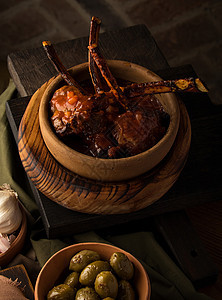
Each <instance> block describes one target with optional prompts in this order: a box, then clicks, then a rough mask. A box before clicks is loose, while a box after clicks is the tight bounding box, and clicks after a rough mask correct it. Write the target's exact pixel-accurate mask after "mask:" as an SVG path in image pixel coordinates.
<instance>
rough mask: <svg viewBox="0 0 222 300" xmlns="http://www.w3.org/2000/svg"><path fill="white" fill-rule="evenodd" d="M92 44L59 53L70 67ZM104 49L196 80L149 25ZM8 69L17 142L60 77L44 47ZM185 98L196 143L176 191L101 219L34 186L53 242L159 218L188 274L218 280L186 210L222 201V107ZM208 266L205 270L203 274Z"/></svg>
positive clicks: (60, 47)
mask: <svg viewBox="0 0 222 300" xmlns="http://www.w3.org/2000/svg"><path fill="white" fill-rule="evenodd" d="M87 45H88V37H83V38H79V39H75V40H70V41H65V42H63V43H59V44H56V45H55V48H56V50H57V52H58V54H59V56H60V58H61V60H62V61H63V63H64V65H65V66H66V67H67V68H69V67H71V66H73V65H76V64H79V63H82V62H85V61H87ZM100 48H101V51H102V53H103V54H104V56H105V58H107V59H120V60H126V61H130V62H134V63H137V64H139V65H142V66H144V67H147V68H149V69H151V70H152V71H154V72H155V73H157V74H158V75H159V76H161V77H162V78H164V79H174V78H182V77H189V76H196V74H195V71H194V70H193V68H192V66H190V65H186V66H179V67H176V68H170V67H169V65H168V63H167V61H166V59H165V58H164V56H163V55H162V53H161V51H160V50H159V48H158V46H157V44H156V42H155V40H154V39H153V37H152V35H151V34H150V32H149V31H148V30H147V28H146V27H145V26H144V25H137V26H133V27H129V28H125V29H121V30H116V31H113V32H106V33H102V34H101V35H100ZM8 68H9V72H10V74H11V76H12V78H13V80H14V82H15V85H16V87H17V90H18V92H19V94H20V97H19V98H17V99H12V100H10V101H8V103H7V106H6V109H7V115H8V119H9V122H10V124H11V128H12V131H13V133H14V136H15V138H16V139H17V129H18V126H19V123H20V120H21V117H22V115H23V113H24V111H25V108H26V106H27V104H28V101H29V99H30V96H31V95H32V94H33V93H34V92H35V91H36V90H37V89H38V88H39V87H40V86H41V85H42V84H43V83H44V82H46V81H47V80H48V79H49V78H51V77H52V76H54V75H56V74H57V73H56V71H55V70H54V68H53V66H52V65H51V63H50V61H49V60H48V58H47V56H46V54H45V52H44V50H43V49H42V48H41V47H40V48H37V49H29V50H25V51H19V52H16V53H12V54H10V55H9V56H8ZM180 97H181V99H182V100H183V102H184V103H185V105H186V107H187V110H188V113H189V116H190V119H191V126H192V143H191V149H190V153H189V157H188V161H187V163H186V166H185V168H184V170H183V171H182V174H181V175H180V177H179V180H178V181H177V182H176V183H175V184H174V186H173V187H172V188H171V189H170V190H169V191H168V192H167V193H166V194H165V195H164V196H163V197H162V198H161V199H160V200H158V201H157V202H155V203H154V204H152V205H151V206H149V207H147V208H145V209H143V210H141V211H138V212H134V213H130V214H124V215H111V216H110V215H109V216H98V215H88V214H82V213H78V212H74V211H70V210H67V209H65V208H63V207H61V206H59V205H58V204H56V203H54V202H52V201H51V200H49V199H47V198H46V197H45V196H44V195H42V194H41V193H40V192H38V191H37V189H36V188H35V187H34V186H33V185H32V184H31V186H32V189H33V192H34V195H35V200H36V202H37V204H38V206H39V209H40V212H41V216H42V220H43V224H44V227H45V230H46V234H47V236H48V237H49V238H54V237H60V236H64V235H66V234H67V235H69V234H73V233H80V232H83V231H86V230H91V229H99V228H105V227H109V228H110V226H114V225H118V224H124V223H126V222H129V221H130V222H134V223H133V224H134V225H135V224H144V222H142V220H143V221H144V220H147V219H150V218H151V217H153V216H155V218H153V219H152V220H153V221H154V223H155V224H156V228H158V229H159V232H160V233H161V235H162V236H163V237H164V239H165V241H166V242H167V244H168V246H169V249H171V252H172V253H173V255H174V257H175V258H176V261H177V262H178V264H179V265H180V266H181V267H182V268H183V270H184V271H185V273H187V274H188V276H190V278H191V279H192V280H193V281H196V282H197V281H198V280H201V279H202V278H203V277H204V278H206V277H211V278H212V277H215V274H216V271H215V268H214V266H213V265H212V264H211V261H210V260H209V258H208V256H207V255H206V253H205V250H204V249H203V247H202V246H201V244H200V242H199V239H198V237H197V236H196V235H195V233H194V232H193V231H192V230H191V225H190V223H189V220H188V219H187V217H186V215H184V212H183V211H182V210H183V209H184V208H187V207H190V206H193V205H195V204H198V203H204V202H209V201H215V200H218V201H220V200H221V195H222V192H221V182H220V178H222V176H221V175H222V165H221V159H220V156H221V150H222V139H221V133H222V125H221V124H222V122H221V118H222V107H218V106H214V105H213V104H212V103H211V101H210V99H209V97H208V96H207V95H206V94H205V95H203V94H184V95H180ZM138 220H140V221H138ZM138 228H139V227H138ZM178 228H180V233H179V234H178ZM180 234H187V235H189V238H187V243H184V244H183V245H181V241H179V242H177V240H176V239H175V236H176V235H177V236H178V235H180ZM181 249H183V251H181ZM195 249H198V255H196V254H195V252H194V251H193V250H195ZM195 251H196V250H195ZM194 257H195V259H194ZM187 259H188V260H191V261H192V262H191V264H192V267H190V266H189V265H187V264H186V262H185V261H186V260H187ZM204 260H205V264H204V267H203V261H204ZM202 267H203V269H204V270H201V269H202ZM198 268H199V269H198ZM194 269H195V271H194Z"/></svg>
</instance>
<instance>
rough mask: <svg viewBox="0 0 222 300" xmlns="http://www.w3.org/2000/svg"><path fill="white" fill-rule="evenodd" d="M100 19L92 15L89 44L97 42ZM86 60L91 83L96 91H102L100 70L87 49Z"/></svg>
mask: <svg viewBox="0 0 222 300" xmlns="http://www.w3.org/2000/svg"><path fill="white" fill-rule="evenodd" d="M100 24H101V20H100V19H98V18H97V17H92V20H91V27H90V34H89V46H92V45H93V44H98V38H99V30H100ZM88 60H89V73H90V76H91V79H92V83H93V86H94V89H95V92H96V93H98V94H99V93H103V87H102V83H101V78H100V76H101V74H100V71H99V69H98V67H97V65H96V63H95V61H94V59H93V58H92V54H91V52H90V51H89V53H88Z"/></svg>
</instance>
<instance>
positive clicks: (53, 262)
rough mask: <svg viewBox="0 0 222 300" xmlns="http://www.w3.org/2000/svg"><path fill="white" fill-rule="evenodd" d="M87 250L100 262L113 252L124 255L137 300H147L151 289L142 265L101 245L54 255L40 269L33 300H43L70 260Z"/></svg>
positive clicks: (76, 247) (82, 246)
mask: <svg viewBox="0 0 222 300" xmlns="http://www.w3.org/2000/svg"><path fill="white" fill-rule="evenodd" d="M84 249H88V250H93V251H97V252H98V253H99V254H100V256H101V259H102V260H109V258H110V256H111V255H112V253H114V252H117V251H118V252H123V253H125V254H126V255H127V256H128V258H129V259H130V260H131V262H132V263H133V265H134V269H135V273H134V277H133V286H134V288H135V289H136V293H137V294H138V297H137V299H139V300H149V299H150V293H151V287H150V280H149V277H148V275H147V273H146V271H145V269H144V268H143V266H142V264H141V263H140V262H139V261H138V260H137V259H136V258H135V257H134V256H133V255H131V254H130V253H128V252H126V251H124V250H122V249H120V248H118V247H115V246H112V245H108V244H103V243H79V244H75V245H72V246H69V247H66V248H64V249H62V250H60V251H58V252H57V253H56V254H54V255H53V256H52V257H51V258H50V259H49V260H48V261H47V262H46V263H45V265H44V266H43V268H42V269H41V271H40V273H39V275H38V278H37V281H36V285H35V300H45V299H46V296H47V293H48V292H49V291H50V290H51V289H52V288H53V286H54V285H56V284H58V282H60V283H61V281H59V279H60V278H61V275H62V274H63V272H64V271H65V270H66V269H67V268H68V266H69V262H70V259H71V258H72V257H73V256H74V255H75V254H76V253H77V252H79V251H81V250H84Z"/></svg>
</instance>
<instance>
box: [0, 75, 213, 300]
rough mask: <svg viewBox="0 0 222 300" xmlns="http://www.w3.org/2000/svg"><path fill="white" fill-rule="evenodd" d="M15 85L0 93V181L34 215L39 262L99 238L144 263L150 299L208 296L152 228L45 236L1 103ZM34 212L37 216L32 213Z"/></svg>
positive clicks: (197, 299)
mask: <svg viewBox="0 0 222 300" xmlns="http://www.w3.org/2000/svg"><path fill="white" fill-rule="evenodd" d="M14 91H15V86H14V84H13V82H12V81H11V80H10V82H9V85H8V88H7V89H6V90H5V91H4V92H3V93H2V95H1V96H0V140H1V143H0V166H1V171H0V185H2V184H3V183H5V182H6V183H9V184H10V185H11V187H12V188H13V189H14V190H15V191H16V192H17V193H18V195H19V198H20V200H21V201H22V203H23V204H24V206H25V207H26V209H27V210H28V212H29V213H30V214H31V215H32V216H33V217H35V220H36V221H35V222H34V224H32V227H31V235H30V240H31V243H32V247H33V248H34V250H35V253H36V257H37V259H38V262H39V263H40V265H41V266H43V264H44V263H45V262H46V261H47V259H48V258H49V257H50V256H51V255H53V254H54V253H55V252H57V251H58V250H60V249H62V248H63V247H66V246H68V245H69V244H70V243H78V242H90V241H94V242H103V243H111V244H114V245H116V246H118V247H120V248H122V249H124V250H126V251H128V252H130V253H131V254H133V255H134V256H135V257H137V258H138V259H139V260H140V262H141V263H142V264H143V265H144V267H145V269H146V271H147V273H148V275H149V278H150V281H151V300H157V299H158V300H160V299H166V300H168V299H169V300H174V299H175V300H180V299H181V300H182V299H188V300H193V299H195V300H210V299H211V298H209V297H207V296H206V295H203V294H201V293H198V292H197V291H196V290H195V289H194V287H193V285H192V283H191V282H190V281H189V280H188V278H187V277H186V276H185V275H184V274H183V272H182V271H181V270H180V269H179V268H178V267H177V266H176V264H175V263H174V262H173V261H172V260H171V258H170V257H169V256H168V255H167V254H166V253H165V251H164V250H163V249H162V248H161V246H160V245H159V244H158V243H157V241H156V239H155V236H154V235H153V233H152V232H136V233H129V234H122V235H118V236H107V237H104V236H103V237H102V236H99V235H98V234H96V233H95V232H87V233H84V234H78V235H74V236H73V237H69V238H66V239H63V240H62V239H51V240H50V239H47V238H46V234H45V231H44V228H43V224H42V222H41V219H40V218H39V214H38V209H37V205H36V203H35V201H34V199H33V197H32V195H31V194H29V193H28V184H27V180H26V177H25V175H24V173H19V174H18V171H21V170H20V169H19V168H17V163H18V153H17V152H18V151H17V146H16V144H15V141H14V139H13V136H12V133H11V129H10V126H9V123H8V121H7V118H6V114H5V103H6V101H7V100H9V99H10V98H11V97H13V94H14ZM36 216H38V217H36Z"/></svg>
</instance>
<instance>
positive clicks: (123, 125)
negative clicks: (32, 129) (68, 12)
mask: <svg viewBox="0 0 222 300" xmlns="http://www.w3.org/2000/svg"><path fill="white" fill-rule="evenodd" d="M100 23H101V21H100V20H99V19H98V18H96V17H93V18H92V20H91V28H90V37H89V47H88V49H89V56H88V57H89V73H90V76H91V80H92V83H93V86H94V90H95V93H94V94H92V93H88V92H87V91H86V90H85V89H83V88H82V87H81V86H80V85H79V84H78V83H77V82H76V81H75V80H74V79H73V78H72V76H71V75H70V74H69V72H68V71H67V70H66V69H65V67H64V66H63V65H62V63H61V61H60V59H59V58H58V56H57V54H56V53H55V50H54V48H53V46H52V45H51V43H50V42H46V41H45V42H43V46H44V49H45V50H46V52H47V55H48V57H49V58H50V60H51V61H52V62H53V64H54V65H55V67H56V69H57V70H58V71H59V72H60V74H61V75H62V77H63V78H64V80H65V81H66V82H67V83H68V85H65V86H63V87H62V88H60V89H59V90H57V91H56V92H55V93H54V95H53V97H52V100H51V103H50V106H51V112H52V117H51V120H52V124H53V126H54V128H55V131H56V133H57V134H58V135H60V136H61V137H64V136H70V135H74V137H73V138H75V136H80V137H81V138H82V140H83V142H84V143H86V144H87V145H88V149H89V151H90V153H91V155H93V156H97V157H105V158H118V157H122V156H131V155H135V154H138V153H140V152H142V151H145V150H147V149H148V148H150V147H152V146H153V145H155V144H156V143H157V142H158V141H159V140H160V139H161V138H162V137H163V136H164V134H165V133H166V130H167V127H168V124H169V115H168V114H167V113H166V112H165V111H164V110H163V107H162V105H161V104H160V102H159V101H158V99H157V98H156V97H155V96H154V94H155V93H160V92H161V93H162V92H169V91H170V92H175V91H185V92H188V91H195V92H197V91H201V92H206V91H207V90H206V89H205V87H204V85H203V84H202V82H201V81H200V80H199V79H195V80H194V79H192V78H189V79H180V80H174V81H158V82H153V83H141V84H137V83H134V84H130V85H128V86H126V87H120V86H119V85H118V84H117V81H116V79H115V78H114V77H113V75H112V74H111V72H110V70H109V67H108V65H107V63H106V60H105V59H104V58H103V56H102V54H101V52H100V50H99V47H98V34H99V27H100ZM107 88H108V90H107Z"/></svg>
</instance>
